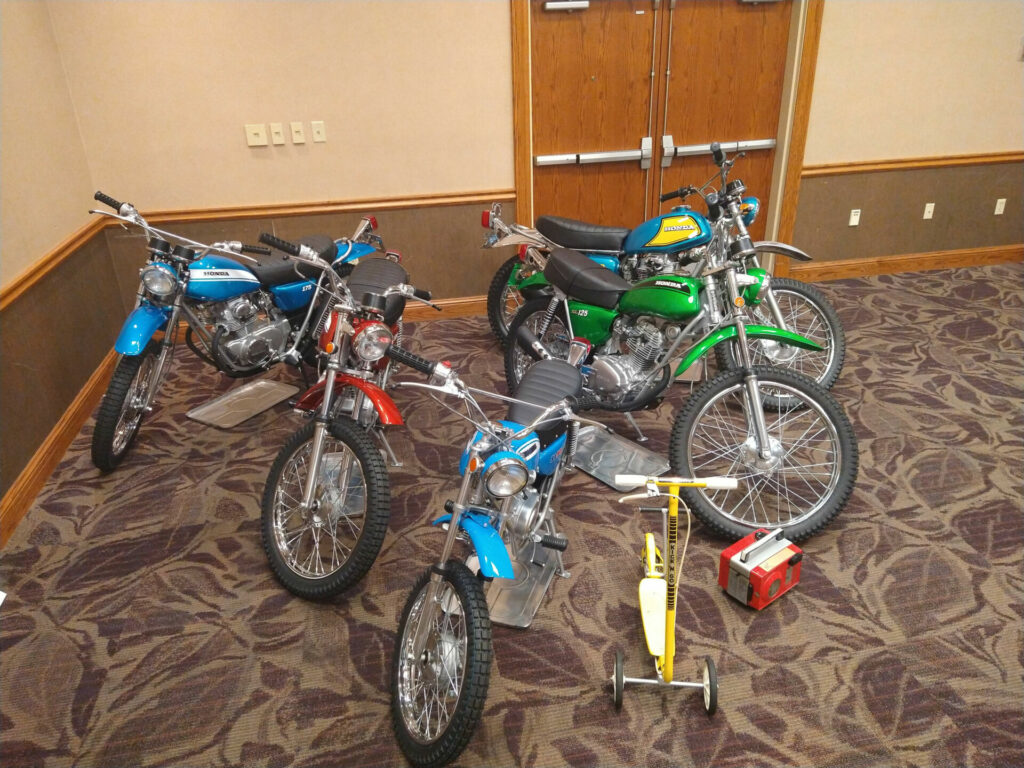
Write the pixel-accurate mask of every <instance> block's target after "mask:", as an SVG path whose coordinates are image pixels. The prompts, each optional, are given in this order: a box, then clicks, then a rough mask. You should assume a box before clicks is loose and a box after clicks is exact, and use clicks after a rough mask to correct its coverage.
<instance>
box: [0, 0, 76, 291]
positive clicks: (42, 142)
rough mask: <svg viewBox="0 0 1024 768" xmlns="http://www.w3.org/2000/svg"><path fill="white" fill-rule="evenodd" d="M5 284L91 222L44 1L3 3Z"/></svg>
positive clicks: (1, 225)
mask: <svg viewBox="0 0 1024 768" xmlns="http://www.w3.org/2000/svg"><path fill="white" fill-rule="evenodd" d="M0 53H2V56H3V59H2V63H0V77H2V78H3V82H2V87H0V121H2V122H0V125H2V128H0V170H2V173H3V177H2V179H0V190H2V195H0V247H2V251H0V285H7V284H8V283H9V282H10V281H11V280H12V279H13V278H14V277H16V276H17V275H19V274H21V273H22V272H24V271H25V270H28V269H30V268H31V267H32V266H33V265H34V264H35V263H36V262H37V261H38V260H39V259H40V258H41V257H42V256H43V254H45V253H47V252H48V251H50V250H52V249H53V248H54V247H56V246H57V245H59V244H60V243H61V242H62V241H64V240H65V239H66V238H67V237H69V236H70V235H72V234H74V233H75V231H76V230H78V229H79V228H80V227H81V226H82V225H83V224H85V223H86V221H87V219H88V213H87V211H88V208H89V202H90V199H91V196H92V192H93V190H92V189H91V184H92V181H91V179H90V176H89V168H88V165H87V163H86V156H85V152H84V149H83V147H82V140H81V137H80V135H79V132H78V126H77V124H76V121H75V111H74V108H73V106H72V103H71V98H70V96H69V94H68V87H67V80H66V78H65V77H64V67H63V65H62V63H61V58H60V53H59V51H58V49H57V44H56V41H55V40H54V35H53V27H52V26H51V24H50V14H49V9H48V7H47V4H46V3H41V2H29V1H24V0H17V1H16V0H4V1H3V2H2V3H0Z"/></svg>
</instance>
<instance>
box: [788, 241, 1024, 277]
mask: <svg viewBox="0 0 1024 768" xmlns="http://www.w3.org/2000/svg"><path fill="white" fill-rule="evenodd" d="M1008 261H1024V244H1020V243H1018V244H1015V245H997V246H992V247H989V248H966V249H963V250H959V251H936V252H933V253H907V254H902V255H899V256H880V257H877V258H868V259H847V260H844V261H824V262H817V263H815V262H813V261H812V262H803V263H801V264H790V265H789V273H788V274H789V276H790V277H792V278H794V279H796V280H805V281H807V282H817V281H825V280H841V279H842V278H846V277H868V276H870V275H892V274H896V273H898V272H923V271H925V270H929V269H953V268H956V267H980V266H984V265H986V264H1003V263H1005V262H1008Z"/></svg>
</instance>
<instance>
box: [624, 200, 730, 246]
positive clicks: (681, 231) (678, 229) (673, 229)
mask: <svg viewBox="0 0 1024 768" xmlns="http://www.w3.org/2000/svg"><path fill="white" fill-rule="evenodd" d="M709 242H711V226H710V225H709V224H708V220H707V219H705V218H704V217H703V216H701V215H700V214H699V213H697V212H696V211H692V210H690V209H689V208H676V209H675V210H673V211H672V212H670V213H666V214H664V215H662V216H657V217H655V218H653V219H649V220H648V221H645V222H644V223H643V224H641V225H640V226H639V227H637V228H636V229H634V230H633V231H632V232H630V233H629V234H628V235H627V236H626V242H625V243H624V244H623V246H622V247H623V249H624V250H625V251H626V253H678V252H679V251H685V250H689V249H690V248H696V247H697V246H700V245H706V244H707V243H709Z"/></svg>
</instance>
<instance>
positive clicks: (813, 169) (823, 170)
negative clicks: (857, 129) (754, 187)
mask: <svg viewBox="0 0 1024 768" xmlns="http://www.w3.org/2000/svg"><path fill="white" fill-rule="evenodd" d="M1020 162H1024V152H991V153H987V154H980V155H947V156H942V157H910V158H905V159H902V160H859V161H857V162H853V163H824V164H821V165H808V166H805V167H804V169H803V172H802V173H801V176H802V177H803V178H805V179H810V178H815V177H818V176H843V175H846V174H850V173H875V172H878V171H916V170H924V169H927V168H952V167H957V166H963V165H999V164H1002V163H1020Z"/></svg>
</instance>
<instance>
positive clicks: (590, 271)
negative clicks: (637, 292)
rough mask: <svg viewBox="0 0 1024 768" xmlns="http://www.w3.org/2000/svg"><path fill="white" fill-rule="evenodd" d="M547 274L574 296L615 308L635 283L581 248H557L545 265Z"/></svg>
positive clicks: (548, 277)
mask: <svg viewBox="0 0 1024 768" xmlns="http://www.w3.org/2000/svg"><path fill="white" fill-rule="evenodd" d="M544 277H546V278H547V279H548V282H549V283H551V284H552V285H555V286H558V287H559V288H561V289H562V290H563V291H565V292H566V293H567V294H569V296H571V297H572V298H574V299H579V300H580V301H584V302H586V303H587V304H593V305H595V306H598V307H603V308H604V309H613V308H614V307H615V305H616V304H618V303H619V298H620V297H621V296H622V294H623V293H625V292H626V291H628V290H629V289H630V288H632V286H631V285H630V284H629V282H628V281H627V280H624V279H623V278H621V277H619V276H618V275H616V274H615V273H614V272H612V271H611V270H610V269H605V268H604V267H602V266H601V265H600V264H598V263H597V262H596V261H594V260H593V259H589V258H587V257H586V256H584V255H583V254H582V253H580V252H579V251H570V250H569V249H568V248H555V249H554V250H553V251H551V255H550V256H549V257H548V263H547V265H546V266H545V267H544Z"/></svg>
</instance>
